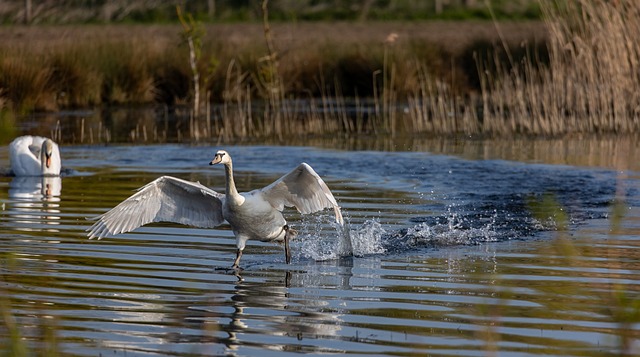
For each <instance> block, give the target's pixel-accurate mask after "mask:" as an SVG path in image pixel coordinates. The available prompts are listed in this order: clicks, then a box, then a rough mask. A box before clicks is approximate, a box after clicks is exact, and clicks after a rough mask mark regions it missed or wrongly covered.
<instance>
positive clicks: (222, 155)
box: [209, 150, 231, 165]
mask: <svg viewBox="0 0 640 357" xmlns="http://www.w3.org/2000/svg"><path fill="white" fill-rule="evenodd" d="M230 163H231V156H229V153H228V152H226V151H224V150H218V152H216V155H215V156H214V157H213V160H211V162H210V163H209V165H216V164H225V165H226V164H230Z"/></svg>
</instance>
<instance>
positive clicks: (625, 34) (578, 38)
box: [482, 1, 640, 135]
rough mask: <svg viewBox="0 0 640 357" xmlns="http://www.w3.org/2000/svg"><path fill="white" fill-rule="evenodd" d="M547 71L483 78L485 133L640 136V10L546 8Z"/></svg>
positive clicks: (535, 66) (623, 4)
mask: <svg viewBox="0 0 640 357" xmlns="http://www.w3.org/2000/svg"><path fill="white" fill-rule="evenodd" d="M542 5H543V6H542V9H543V11H544V13H545V24H546V26H547V28H548V31H549V44H548V48H549V63H548V64H542V63H538V62H536V61H535V60H534V59H533V58H532V59H531V60H529V61H526V62H524V63H522V65H519V66H515V67H513V68H507V67H506V66H505V65H504V63H497V64H496V67H497V68H498V72H497V74H489V75H484V76H483V77H482V81H483V116H484V127H483V131H484V132H489V133H497V134H506V133H513V132H516V133H525V134H537V135H563V134H568V133H584V132H595V133H631V132H637V130H638V129H640V121H638V114H639V110H638V106H637V103H638V101H639V99H640V98H639V95H640V94H639V93H640V71H639V68H638V67H639V65H640V51H639V50H638V48H640V37H638V36H639V35H640V17H638V16H637V14H638V13H640V3H638V2H635V1H617V2H609V1H576V2H567V3H562V4H560V3H557V2H555V1H544V2H542Z"/></svg>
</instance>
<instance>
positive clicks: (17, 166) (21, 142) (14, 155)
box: [9, 135, 44, 176]
mask: <svg viewBox="0 0 640 357" xmlns="http://www.w3.org/2000/svg"><path fill="white" fill-rule="evenodd" d="M43 141H44V138H42V137H39V136H30V135H25V136H20V137H17V138H15V139H14V140H13V141H12V142H11V144H9V159H10V161H11V170H13V174H14V175H16V176H32V175H40V173H41V163H40V149H41V147H42V142H43Z"/></svg>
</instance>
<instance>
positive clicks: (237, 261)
mask: <svg viewBox="0 0 640 357" xmlns="http://www.w3.org/2000/svg"><path fill="white" fill-rule="evenodd" d="M240 257H242V249H238V251H237V252H236V260H234V261H233V265H232V266H231V268H232V269H239V268H240V266H239V265H238V263H240Z"/></svg>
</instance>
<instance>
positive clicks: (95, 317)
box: [0, 141, 640, 356]
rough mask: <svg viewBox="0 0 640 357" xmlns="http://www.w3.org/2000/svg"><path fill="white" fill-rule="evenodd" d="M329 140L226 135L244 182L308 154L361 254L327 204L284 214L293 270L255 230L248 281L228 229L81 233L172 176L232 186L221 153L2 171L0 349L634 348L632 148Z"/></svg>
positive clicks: (531, 352) (104, 149) (124, 149)
mask: <svg viewBox="0 0 640 357" xmlns="http://www.w3.org/2000/svg"><path fill="white" fill-rule="evenodd" d="M482 145H484V146H482ZM333 147H334V148H333V149H329V148H325V149H322V148H317V147H300V146H297V147H283V146H227V147H225V149H227V150H228V151H230V153H231V154H232V155H233V158H234V168H235V169H236V178H237V179H236V181H237V184H238V186H239V189H241V190H249V189H253V188H257V187H262V186H265V185H267V184H269V183H270V182H272V181H273V180H275V179H277V178H278V177H280V176H281V175H282V174H284V173H286V172H288V171H289V170H291V169H293V168H294V167H295V166H296V165H297V164H298V163H299V162H302V161H305V162H307V163H309V164H310V165H311V166H313V167H314V169H315V170H316V171H317V172H318V173H319V174H320V175H321V176H323V177H324V178H325V181H326V182H327V184H328V185H329V187H330V188H331V189H332V190H333V192H334V195H335V196H336V198H337V200H338V201H339V203H340V204H341V206H342V207H343V212H344V213H345V217H346V219H347V221H348V223H349V226H350V229H351V236H352V239H353V244H354V249H355V253H356V254H355V256H354V257H340V256H338V255H337V254H336V247H337V244H338V242H337V236H336V230H335V227H334V226H333V225H332V223H331V217H332V214H331V213H330V212H321V213H318V214H314V215H311V216H301V215H299V214H297V213H296V212H295V211H291V210H289V211H287V217H288V220H289V222H290V224H291V225H292V226H293V227H294V228H296V229H297V230H299V231H300V235H299V237H298V239H296V240H295V241H294V242H293V245H292V249H293V261H292V264H290V265H287V264H285V261H284V253H283V249H282V247H281V246H278V245H274V244H270V243H261V242H253V241H250V242H249V244H248V247H247V248H246V250H245V254H244V256H243V259H242V262H241V265H242V267H243V268H244V270H243V271H242V272H241V274H240V276H236V275H235V274H232V273H230V272H229V271H227V270H224V269H220V268H224V267H229V266H230V265H231V263H232V262H233V258H234V257H235V241H234V239H233V235H232V232H231V231H230V230H229V228H228V226H224V225H223V226H221V227H219V229H198V228H192V227H184V226H179V225H174V224H153V225H149V226H145V227H142V228H140V229H138V230H136V231H135V232H132V233H127V234H122V235H117V236H116V237H113V238H107V239H103V240H99V241H97V240H88V239H87V238H86V232H85V230H86V229H87V228H88V227H89V226H90V224H91V223H92V221H91V220H88V219H90V218H92V217H95V216H97V215H99V214H101V213H104V212H106V211H107V210H108V209H109V208H111V207H113V206H115V205H116V204H118V203H119V202H120V201H121V200H123V199H124V198H126V197H128V196H129V195H131V194H132V193H133V190H135V189H136V188H138V187H140V186H142V185H144V184H146V183H148V182H149V181H151V180H153V179H155V178H157V177H159V176H161V175H165V174H166V175H173V176H177V177H181V178H184V179H189V180H193V181H200V182H201V183H203V184H205V185H207V186H209V187H211V188H213V189H216V190H219V191H223V189H224V176H223V175H224V170H222V169H221V168H220V167H210V166H209V165H208V162H209V161H210V160H211V158H212V156H213V154H214V152H215V149H216V148H213V147H211V146H198V145H195V146H194V145H175V144H171V145H146V146H131V145H106V146H105V145H90V146H86V145H69V146H63V148H62V155H63V165H64V166H65V167H67V168H71V169H73V170H74V171H73V172H72V174H71V175H68V176H65V177H63V178H62V179H53V180H47V181H45V182H43V181H42V180H40V179H35V180H34V179H18V178H11V177H3V178H0V202H1V205H2V207H1V208H2V210H1V211H0V228H1V229H0V252H1V258H2V260H1V264H2V265H1V266H0V272H1V275H0V295H2V296H3V298H2V300H1V305H2V307H1V308H2V311H3V313H5V314H6V315H4V316H10V318H9V319H6V320H5V321H4V322H3V323H2V324H1V325H0V341H2V343H1V344H0V345H2V346H3V347H1V349H0V351H2V352H3V353H8V352H9V351H10V349H11V348H26V349H27V350H28V351H31V352H36V353H44V352H45V351H52V350H54V351H58V352H60V353H62V354H65V355H91V356H95V355H112V356H125V355H126V356H196V355H242V356H258V355H259V356H282V355H296V354H302V353H305V354H347V353H348V354H364V355H380V356H391V355H393V356H397V355H414V354H416V355H436V356H449V355H465V356H474V355H477V356H484V355H487V354H494V353H499V354H500V355H503V354H504V355H510V356H511V355H512V356H538V355H569V356H572V355H573V356H583V355H601V356H609V355H612V356H613V355H619V354H620V353H624V352H630V351H633V348H640V341H639V339H640V333H638V327H639V326H638V320H639V316H640V312H639V307H638V305H637V303H636V301H638V300H639V299H640V289H638V286H640V284H639V283H640V192H639V189H640V180H639V179H640V175H639V172H640V170H639V167H638V162H640V161H638V160H637V158H638V156H637V153H638V151H637V148H636V147H635V145H633V144H631V145H629V151H627V152H626V153H624V155H623V154H621V153H620V152H618V151H616V150H613V152H617V154H616V156H615V157H612V156H610V157H612V158H614V159H615V160H613V159H612V160H603V161H598V162H596V163H593V162H591V163H590V162H588V159H586V158H587V157H592V156H593V153H592V152H590V151H589V150H583V151H582V152H575V153H573V152H571V153H568V151H564V153H559V152H558V150H557V147H554V146H553V145H547V148H546V149H545V148H544V145H537V144H535V142H520V143H517V142H515V141H514V142H512V143H511V149H509V143H495V144H491V143H489V144H482V143H475V144H474V143H472V144H469V143H464V142H462V143H461V142H455V141H453V142H445V141H434V142H427V143H423V144H421V145H414V147H413V150H410V151H395V150H394V151H390V150H385V149H371V148H369V149H366V150H342V149H336V148H337V147H341V145H333ZM470 147H471V148H474V147H476V149H474V150H467V149H468V148H470ZM500 147H503V151H501V152H502V153H503V154H500V152H498V151H490V150H487V148H493V149H495V148H500ZM523 147H535V148H536V149H535V150H522V148H523ZM579 147H580V146H578V148H579ZM351 148H353V147H351ZM478 148H479V149H478ZM482 148H484V149H482ZM518 150H521V151H522V152H523V155H518V154H517V152H518ZM545 150H546V151H545ZM578 151H580V150H578ZM602 151H606V150H598V152H597V153H596V155H602ZM504 153H506V154H504ZM536 153H537V154H536ZM539 153H544V154H540V155H538V154H539ZM534 154H535V155H534ZM574 154H575V155H574ZM531 155H534V156H531ZM545 155H546V156H545ZM572 156H573V157H574V158H573V159H571V157H572ZM541 157H546V158H547V159H541ZM559 157H562V158H563V159H562V160H560V162H558V161H556V159H558V158H559ZM621 157H622V158H624V159H623V160H622V159H620V158H621ZM619 159H620V160H619ZM585 160H586V162H585ZM2 165H4V166H6V165H8V153H7V148H6V147H3V148H2V149H0V166H2ZM43 187H44V188H45V189H46V191H47V192H48V195H43V194H42V192H43V189H42V188H43ZM16 334H19V336H18V335H16ZM12 346H13V347H12Z"/></svg>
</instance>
